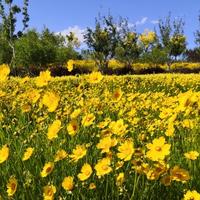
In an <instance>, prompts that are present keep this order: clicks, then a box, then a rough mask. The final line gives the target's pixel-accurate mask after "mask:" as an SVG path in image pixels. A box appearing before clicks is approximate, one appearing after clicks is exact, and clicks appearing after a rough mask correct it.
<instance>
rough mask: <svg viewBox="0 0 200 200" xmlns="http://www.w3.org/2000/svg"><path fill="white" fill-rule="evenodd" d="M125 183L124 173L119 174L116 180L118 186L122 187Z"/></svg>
mask: <svg viewBox="0 0 200 200" xmlns="http://www.w3.org/2000/svg"><path fill="white" fill-rule="evenodd" d="M123 182H124V173H123V172H121V173H119V175H118V176H117V178H116V185H117V186H122V184H123Z"/></svg>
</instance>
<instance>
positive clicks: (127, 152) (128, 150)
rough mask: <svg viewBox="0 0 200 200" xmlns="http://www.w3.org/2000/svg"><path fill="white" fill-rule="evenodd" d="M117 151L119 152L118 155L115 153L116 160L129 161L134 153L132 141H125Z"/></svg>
mask: <svg viewBox="0 0 200 200" xmlns="http://www.w3.org/2000/svg"><path fill="white" fill-rule="evenodd" d="M118 151H119V153H117V157H118V158H120V159H122V160H124V161H128V160H131V157H132V155H133V153H134V148H133V141H132V140H126V141H125V142H124V143H123V144H121V145H120V146H119V148H118Z"/></svg>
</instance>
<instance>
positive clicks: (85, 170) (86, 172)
mask: <svg viewBox="0 0 200 200" xmlns="http://www.w3.org/2000/svg"><path fill="white" fill-rule="evenodd" d="M91 174H92V167H91V166H90V165H89V164H88V163H85V164H84V165H83V167H82V168H81V173H79V174H78V178H79V179H80V180H81V181H85V180H87V179H88V178H89V177H90V176H91Z"/></svg>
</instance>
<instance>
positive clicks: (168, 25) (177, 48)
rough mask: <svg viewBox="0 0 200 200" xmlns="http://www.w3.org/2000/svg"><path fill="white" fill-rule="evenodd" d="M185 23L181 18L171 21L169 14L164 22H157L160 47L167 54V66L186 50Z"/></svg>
mask: <svg viewBox="0 0 200 200" xmlns="http://www.w3.org/2000/svg"><path fill="white" fill-rule="evenodd" d="M184 25H185V23H184V21H183V19H182V18H179V19H174V20H173V21H172V20H171V14H169V15H168V16H167V17H166V18H165V20H162V19H160V20H159V24H158V26H159V32H160V43H161V47H162V48H163V49H165V50H166V51H167V52H168V62H167V64H168V66H169V69H170V65H171V63H172V62H173V61H174V60H177V57H178V56H180V55H181V54H183V53H184V51H185V50H186V37H185V36H184V30H183V27H184Z"/></svg>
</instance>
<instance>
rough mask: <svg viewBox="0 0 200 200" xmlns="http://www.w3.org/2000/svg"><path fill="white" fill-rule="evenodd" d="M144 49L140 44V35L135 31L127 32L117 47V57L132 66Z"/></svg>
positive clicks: (126, 64)
mask: <svg viewBox="0 0 200 200" xmlns="http://www.w3.org/2000/svg"><path fill="white" fill-rule="evenodd" d="M141 52H142V49H141V48H140V47H139V45H138V35H137V33H135V32H127V31H126V32H125V34H124V36H123V38H121V39H120V41H119V44H118V46H117V47H116V49H115V54H116V56H115V57H116V59H117V60H119V61H120V62H122V63H124V64H125V66H128V67H130V66H131V64H132V63H133V62H134V61H137V60H138V59H139V56H140V54H141Z"/></svg>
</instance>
